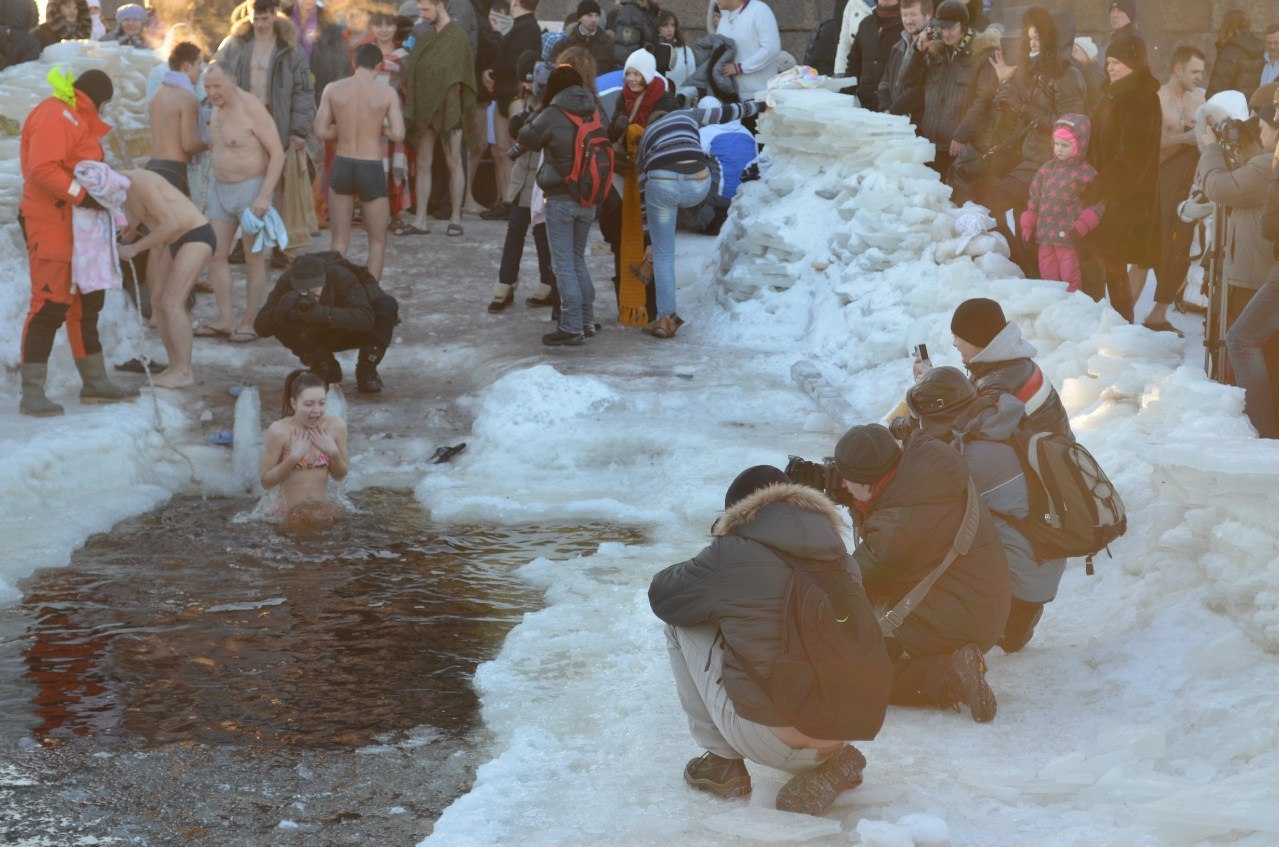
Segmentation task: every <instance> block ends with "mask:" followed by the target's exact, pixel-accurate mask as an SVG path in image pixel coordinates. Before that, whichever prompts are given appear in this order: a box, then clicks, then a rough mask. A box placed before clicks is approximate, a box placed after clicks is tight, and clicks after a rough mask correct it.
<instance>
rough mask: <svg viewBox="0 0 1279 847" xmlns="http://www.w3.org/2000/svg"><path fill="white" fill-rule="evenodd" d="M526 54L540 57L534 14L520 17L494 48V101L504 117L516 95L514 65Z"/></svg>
mask: <svg viewBox="0 0 1279 847" xmlns="http://www.w3.org/2000/svg"><path fill="white" fill-rule="evenodd" d="M526 51H532V52H533V53H536V54H537V55H539V56H541V55H542V30H541V29H539V28H538V26H537V15H532V14H529V15H520V16H519V17H518V18H516V19H515V22H514V23H512V24H511V28H510V29H509V30H507V33H506V35H504V36H502V40H501V41H500V42H498V45H497V56H496V57H495V58H494V60H493V102H495V103H497V104H498V107H499V108H500V109H501V110H502V114H504V115H505V114H506V111H507V109H509V108H510V104H511V101H512V100H514V99H515V97H516V95H517V94H519V90H520V81H519V78H518V74H516V72H515V66H516V65H517V64H518V63H519V60H520V56H522V55H524V53H525V52H526Z"/></svg>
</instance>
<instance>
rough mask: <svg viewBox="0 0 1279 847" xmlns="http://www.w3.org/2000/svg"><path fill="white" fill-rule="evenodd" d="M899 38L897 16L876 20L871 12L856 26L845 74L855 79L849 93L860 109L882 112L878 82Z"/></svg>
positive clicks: (899, 23)
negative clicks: (851, 93) (855, 99)
mask: <svg viewBox="0 0 1279 847" xmlns="http://www.w3.org/2000/svg"><path fill="white" fill-rule="evenodd" d="M901 37H902V19H901V15H892V16H890V17H880V16H879V15H876V14H874V13H873V12H872V13H871V14H869V15H867V16H866V17H864V18H862V19H861V22H860V23H859V24H857V34H856V35H854V36H853V49H852V50H851V51H849V54H848V75H849V76H855V77H857V85H856V86H855V87H854V88H853V93H854V94H856V95H857V100H858V102H860V103H861V104H862V106H863V107H864V108H867V109H870V110H871V111H872V112H882V111H884V110H885V109H887V108H888V104H887V103H882V104H881V103H880V102H879V81H880V79H882V78H883V76H884V70H885V69H886V68H887V67H888V58H889V56H890V55H891V54H892V51H893V45H895V44H897V42H898V41H900V40H901Z"/></svg>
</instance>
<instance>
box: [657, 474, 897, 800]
mask: <svg viewBox="0 0 1279 847" xmlns="http://www.w3.org/2000/svg"><path fill="white" fill-rule="evenodd" d="M724 507H725V511H724V515H723V516H722V517H721V518H720V519H719V520H718V521H716V523H715V527H714V530H713V532H714V535H715V538H714V540H713V541H712V542H711V544H710V545H709V546H708V547H706V548H705V549H704V550H702V552H700V553H698V554H697V556H695V557H694V558H692V559H690V560H688V561H686V562H681V563H679V564H677V565H671V566H670V567H669V568H666V569H665V570H663V571H662V572H661V573H659V574H657V575H656V576H655V577H654V578H653V582H652V585H651V586H650V587H649V590H648V598H649V603H650V605H651V606H652V608H653V613H654V614H655V615H657V616H658V617H659V618H661V619H662V621H664V622H665V623H666V624H667V626H666V638H667V647H668V650H669V654H670V660H671V669H672V671H673V672H674V674H675V682H676V687H677V688H678V691H679V698H680V704H681V705H682V706H683V707H684V711H685V712H686V713H687V715H688V721H689V729H690V730H691V731H692V734H693V738H694V740H696V741H697V743H698V744H699V745H701V746H702V747H703V748H704V749H705V750H706V751H707V752H706V753H705V754H704V755H702V756H700V757H698V758H696V759H692V760H690V761H689V763H688V765H687V766H686V767H685V768H684V780H685V781H686V782H687V783H688V784H689V785H691V786H692V787H693V788H695V789H697V790H699V791H706V792H708V793H711V794H715V795H717V796H720V797H740V796H743V795H746V794H749V793H750V791H751V779H750V774H749V773H748V772H747V770H746V765H745V763H744V762H743V759H750V760H751V761H753V762H758V763H760V764H763V765H767V766H769V767H773V768H777V769H780V770H784V771H787V772H790V773H793V774H796V776H794V777H793V778H792V779H791V780H790V782H788V783H787V784H786V786H785V787H784V788H782V790H781V792H780V793H779V794H778V795H777V803H776V805H777V808H778V809H781V810H782V811H791V812H806V813H808V814H816V813H818V812H820V811H822V810H823V809H825V808H826V807H827V806H829V805H830V804H831V802H832V801H834V799H835V798H836V797H837V796H838V795H839V794H840V793H842V792H843V791H847V790H848V789H850V788H855V787H856V786H857V785H859V784H861V781H862V768H863V767H865V764H866V759H865V757H863V756H862V754H861V753H860V752H859V751H858V750H857V748H856V747H854V746H852V745H851V744H846V743H845V739H847V738H855V739H861V738H866V739H869V738H874V736H875V735H876V733H877V732H878V731H879V728H880V725H881V724H882V723H883V719H884V710H885V708H886V707H887V697H888V684H889V677H890V670H889V664H888V657H887V656H886V655H885V654H884V646H883V639H882V638H881V636H880V634H879V629H878V625H877V624H876V622H875V617H874V612H873V611H872V610H871V607H870V604H869V603H868V602H867V600H866V594H865V592H864V591H863V590H862V587H861V581H860V579H859V578H858V574H857V568H856V567H854V566H853V565H852V562H851V560H850V559H849V556H848V551H847V549H846V548H845V547H844V540H843V535H842V526H843V522H842V521H841V520H840V518H839V515H838V513H837V511H836V508H835V505H834V504H833V503H831V502H830V500H828V499H826V497H824V496H822V494H821V493H819V492H817V491H814V490H813V489H812V488H809V487H807V486H802V485H795V484H793V483H792V482H791V480H790V479H789V478H788V477H787V476H786V475H785V474H784V473H782V472H781V471H780V470H778V469H777V468H774V467H769V466H767V465H759V466H756V467H753V468H749V469H747V470H746V471H743V472H742V473H741V474H740V475H739V476H738V477H737V479H735V480H734V481H733V484H732V485H731V486H730V487H729V489H728V494H727V496H726V497H725V498H724ZM800 571H803V574H802V575H801V574H800ZM801 576H803V577H804V578H805V580H809V581H804V582H801V581H800V580H801ZM814 584H817V585H820V586H821V587H822V589H824V590H825V592H826V596H827V597H828V599H829V601H830V604H831V607H832V608H833V610H834V611H833V614H832V618H833V619H834V620H836V621H839V622H840V626H839V627H838V628H836V629H835V630H834V631H833V632H832V631H831V630H830V629H829V626H830V624H829V621H828V622H827V625H828V626H827V627H824V628H822V629H821V631H822V633H823V637H827V636H826V635H825V633H830V635H831V636H834V638H833V640H835V641H838V642H839V643H840V644H842V645H844V646H845V647H846V648H847V650H846V651H840V652H838V653H837V654H836V653H826V652H822V653H819V654H818V653H814V652H813V651H811V650H810V651H808V653H807V656H808V657H809V658H811V659H813V662H812V663H808V664H806V665H805V667H806V668H808V669H811V670H812V671H813V672H814V673H815V675H816V678H817V680H818V681H819V682H818V685H817V686H814V687H823V686H836V685H847V686H849V690H848V691H847V692H843V691H841V693H839V694H834V693H833V692H832V695H833V696H832V697H830V698H827V699H821V700H818V701H813V700H807V699H804V700H802V701H801V702H802V705H800V704H799V703H797V702H795V701H794V700H793V699H792V698H791V697H790V695H791V693H792V692H793V689H792V688H791V687H789V686H787V685H785V684H781V683H779V681H780V680H783V679H792V678H793V673H792V672H793V671H794V670H795V666H794V665H793V664H790V661H791V660H792V659H793V656H794V653H793V652H787V653H784V652H783V651H784V649H785V647H784V643H783V634H784V633H788V632H789V631H790V630H789V626H788V622H789V621H791V620H792V619H790V618H788V617H787V616H788V615H792V614H794V615H797V614H798V612H797V611H794V612H793V611H791V606H790V603H789V602H788V600H789V599H790V597H791V591H792V590H795V589H793V588H792V586H795V585H808V586H812V585H814ZM810 590H811V589H810ZM798 608H799V609H803V608H808V607H806V606H804V605H803V604H800V605H799V607H798ZM793 622H794V623H795V624H796V625H797V626H798V627H800V628H801V630H800V633H801V639H800V640H803V641H804V644H805V646H807V645H809V644H810V642H809V641H808V639H807V636H806V635H802V633H805V632H807V631H809V629H813V630H816V629H818V628H819V627H822V624H820V623H819V622H818V621H817V620H811V621H810V619H809V618H807V617H805V618H803V619H798V618H795V619H794V620H793ZM784 659H785V660H786V663H783V661H782V660H784ZM779 669H780V670H779ZM808 690H811V689H809V688H805V691H808ZM844 694H847V696H843V695H844ZM832 702H833V704H834V705H833V707H831V706H830V705H829V704H831V703H832ZM818 733H820V734H821V735H830V734H835V733H837V734H839V735H840V736H841V740H822V739H821V738H820V737H819V736H818V735H817V734H818Z"/></svg>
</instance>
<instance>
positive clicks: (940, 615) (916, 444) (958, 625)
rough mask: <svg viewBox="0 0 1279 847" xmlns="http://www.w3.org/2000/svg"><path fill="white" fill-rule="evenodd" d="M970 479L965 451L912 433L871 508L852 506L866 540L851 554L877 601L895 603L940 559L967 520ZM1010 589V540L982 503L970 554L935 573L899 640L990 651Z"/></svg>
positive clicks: (925, 652) (930, 650)
mask: <svg viewBox="0 0 1279 847" xmlns="http://www.w3.org/2000/svg"><path fill="white" fill-rule="evenodd" d="M968 480H969V473H968V466H967V464H965V462H964V459H963V457H962V456H960V455H959V454H958V453H956V452H955V451H954V450H952V449H951V448H950V447H948V446H946V445H945V444H942V443H941V442H939V441H935V440H933V439H930V438H920V437H914V438H912V439H910V441H909V442H907V446H906V452H905V453H904V454H903V455H902V458H901V462H900V463H899V464H898V466H897V472H896V475H895V476H894V477H893V478H892V479H891V480H889V482H888V484H887V485H886V486H885V487H884V489H883V490H882V491H880V492H879V494H878V495H877V496H876V497H875V499H874V501H873V502H871V504H870V507H869V511H868V512H867V513H866V514H864V515H863V514H862V513H861V512H859V511H858V510H856V509H854V510H853V517H854V520H855V521H856V523H857V528H858V533H859V535H860V537H861V539H862V540H861V544H859V545H858V547H857V550H856V552H855V553H853V558H854V559H855V560H856V561H857V564H858V565H859V566H860V568H861V572H862V580H863V583H864V585H865V587H866V594H867V596H868V597H869V598H870V601H871V603H873V604H875V606H876V607H887V608H892V607H893V606H895V605H896V604H897V603H898V601H900V600H901V599H902V598H903V597H904V596H906V594H907V593H909V592H910V590H911V589H912V588H914V587H915V586H916V585H918V584H919V583H920V582H921V581H922V580H923V579H924V578H925V577H927V576H928V574H929V573H930V572H931V571H932V570H933V569H934V568H936V567H937V566H938V565H939V564H941V561H942V559H943V558H945V556H946V553H947V551H948V550H949V549H950V546H951V544H952V543H953V542H954V540H955V534H956V533H957V532H958V531H959V525H960V523H961V522H962V521H963V519H964V512H965V509H966V504H967V497H968ZM1011 592H1012V585H1011V580H1010V578H1009V576H1008V558H1007V556H1006V555H1005V553H1004V545H1003V543H1002V542H1001V541H1000V538H999V532H998V531H997V529H996V528H995V522H994V519H993V518H992V517H991V514H990V510H989V509H987V508H986V505H985V504H984V503H983V504H981V523H980V525H979V526H978V529H977V537H976V538H975V539H974V541H973V545H972V547H971V548H970V549H969V551H968V553H967V555H964V556H960V557H958V558H957V559H956V560H955V561H954V562H953V563H952V564H951V566H950V568H949V569H947V571H946V573H944V574H943V575H942V576H941V578H940V579H938V580H937V582H936V584H934V585H933V587H932V589H931V590H930V591H929V592H928V594H926V595H925V596H924V599H923V600H922V601H921V602H920V604H919V605H918V606H916V607H915V611H914V612H913V613H911V615H910V616H909V617H908V618H906V622H905V623H904V624H903V625H902V627H901V628H900V629H898V630H897V633H896V635H895V636H894V639H895V640H896V641H898V642H899V643H900V644H901V646H902V647H904V648H905V650H906V652H907V653H909V654H910V655H912V656H933V655H941V654H948V653H951V652H953V651H955V650H957V649H959V648H960V647H963V646H964V645H965V644H976V645H977V646H978V647H979V648H980V649H981V650H982V651H983V652H985V651H986V650H989V649H990V648H991V647H993V646H994V644H995V642H996V641H997V640H998V639H999V637H1000V636H1001V635H1002V634H1003V631H1004V624H1005V622H1006V621H1007V619H1008V604H1009V599H1010V597H1011Z"/></svg>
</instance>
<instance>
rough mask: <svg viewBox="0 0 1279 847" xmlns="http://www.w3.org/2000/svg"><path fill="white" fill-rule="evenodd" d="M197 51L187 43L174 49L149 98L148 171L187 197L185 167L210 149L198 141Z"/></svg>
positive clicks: (198, 69) (199, 59)
mask: <svg viewBox="0 0 1279 847" xmlns="http://www.w3.org/2000/svg"><path fill="white" fill-rule="evenodd" d="M200 65H201V58H200V48H199V47H196V46H195V45H194V44H192V43H191V42H189V41H182V42H179V43H178V44H176V45H174V47H173V50H172V52H170V53H169V72H168V73H167V74H165V75H164V84H163V85H161V86H160V88H159V89H157V90H156V92H155V96H153V97H152V98H151V104H150V105H149V106H148V107H147V112H148V114H149V115H150V117H151V159H150V160H149V161H148V162H147V170H149V171H154V172H155V173H158V174H159V175H160V176H162V177H164V178H165V179H167V180H168V181H169V183H170V184H171V185H172V186H173V187H174V188H176V189H178V190H179V191H181V192H182V193H183V194H185V195H186V196H187V197H190V196H191V188H190V186H189V185H188V184H187V165H188V164H190V162H191V157H192V156H193V155H195V154H196V153H203V152H204V151H205V150H208V149H209V145H208V144H206V143H205V142H204V141H203V140H201V138H200V102H199V100H197V99H196V96H195V83H196V81H198V80H199V79H200Z"/></svg>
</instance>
